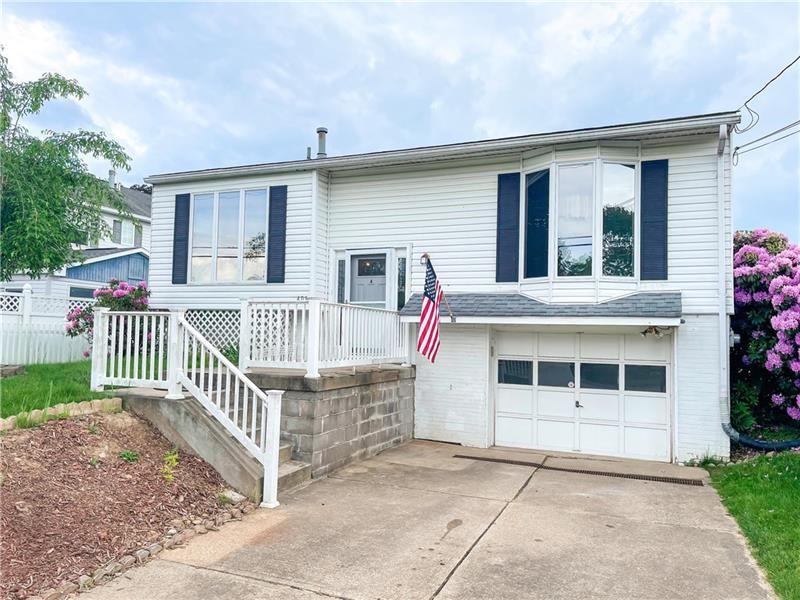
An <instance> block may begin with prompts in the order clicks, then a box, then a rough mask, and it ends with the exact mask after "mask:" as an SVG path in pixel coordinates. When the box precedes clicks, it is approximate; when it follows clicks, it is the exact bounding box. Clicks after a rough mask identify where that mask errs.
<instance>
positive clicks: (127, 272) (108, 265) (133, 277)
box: [67, 253, 150, 283]
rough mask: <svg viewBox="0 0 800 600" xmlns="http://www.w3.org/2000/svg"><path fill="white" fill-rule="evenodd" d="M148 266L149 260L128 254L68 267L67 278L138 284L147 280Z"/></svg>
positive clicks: (143, 256) (142, 255) (141, 255)
mask: <svg viewBox="0 0 800 600" xmlns="http://www.w3.org/2000/svg"><path fill="white" fill-rule="evenodd" d="M149 266H150V260H149V259H148V258H147V257H146V256H145V255H144V254H139V253H137V254H128V255H127V256H117V257H115V258H109V259H108V260H100V261H97V262H93V263H90V264H88V265H77V266H75V267H68V268H67V277H69V278H70V279H78V280H81V281H96V282H99V283H106V282H107V281H108V280H110V279H119V280H120V281H128V282H131V283H138V282H140V281H146V280H147V270H148V268H149Z"/></svg>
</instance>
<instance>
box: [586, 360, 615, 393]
mask: <svg viewBox="0 0 800 600" xmlns="http://www.w3.org/2000/svg"><path fill="white" fill-rule="evenodd" d="M581 388H589V389H593V390H618V389H619V365H604V364H600V363H582V364H581Z"/></svg>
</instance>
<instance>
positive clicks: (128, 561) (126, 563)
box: [119, 554, 136, 571]
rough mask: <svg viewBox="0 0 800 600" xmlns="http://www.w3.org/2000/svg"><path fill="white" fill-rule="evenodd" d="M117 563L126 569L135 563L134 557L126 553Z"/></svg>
mask: <svg viewBox="0 0 800 600" xmlns="http://www.w3.org/2000/svg"><path fill="white" fill-rule="evenodd" d="M119 564H120V566H121V567H122V570H123V571H127V570H128V569H130V568H131V567H132V566H133V565H135V564H136V557H134V556H131V555H130V554H126V555H125V556H123V557H122V558H120V559H119Z"/></svg>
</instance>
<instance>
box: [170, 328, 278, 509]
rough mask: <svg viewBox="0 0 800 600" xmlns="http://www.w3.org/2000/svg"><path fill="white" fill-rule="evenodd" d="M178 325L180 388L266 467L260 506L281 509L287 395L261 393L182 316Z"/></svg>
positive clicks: (178, 376) (272, 392)
mask: <svg viewBox="0 0 800 600" xmlns="http://www.w3.org/2000/svg"><path fill="white" fill-rule="evenodd" d="M177 321H178V324H179V328H178V336H179V339H178V340H177V342H176V348H178V359H179V360H178V362H177V364H178V366H177V373H176V377H177V380H178V382H179V383H180V384H182V385H183V387H185V388H186V389H187V390H189V392H191V394H192V395H193V396H194V397H195V398H197V400H199V401H200V403H201V404H202V405H203V406H204V407H205V408H206V410H208V411H209V412H210V413H211V414H212V415H213V416H214V417H215V418H216V419H217V420H218V421H219V422H220V423H221V424H222V426H223V427H225V429H227V430H228V432H229V433H230V434H231V435H232V436H233V437H234V438H235V439H237V440H238V441H239V442H240V443H241V444H242V445H243V446H244V447H245V448H246V449H247V450H248V451H249V452H250V454H252V455H253V456H254V457H255V458H256V459H257V460H258V461H259V462H260V463H261V464H262V465H264V490H263V496H262V501H261V505H262V506H264V507H268V508H274V507H276V506H278V464H279V460H278V454H279V451H280V420H281V397H282V396H283V392H282V391H280V390H270V391H268V392H266V393H265V392H263V391H262V390H261V389H260V388H259V387H258V386H256V385H255V384H254V383H253V382H252V381H251V380H250V379H249V378H248V377H247V376H246V375H245V374H244V373H242V372H241V371H240V370H239V368H238V367H236V366H235V365H234V364H233V363H232V362H231V361H229V360H228V359H227V358H225V356H223V354H222V353H221V352H220V351H219V350H218V349H217V348H215V347H214V346H213V345H212V344H211V343H210V342H209V341H208V340H206V339H205V337H203V335H202V334H201V333H200V332H199V331H197V330H196V329H195V328H194V327H192V326H191V325H190V324H189V323H188V322H187V321H186V318H185V317H184V316H182V315H179V316H178V319H177ZM198 353H199V355H198ZM206 355H208V362H206ZM215 362H216V364H214V363H215ZM231 383H233V389H231Z"/></svg>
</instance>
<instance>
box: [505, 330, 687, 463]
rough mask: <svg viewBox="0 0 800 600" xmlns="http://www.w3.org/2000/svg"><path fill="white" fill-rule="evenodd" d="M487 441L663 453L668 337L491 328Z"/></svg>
mask: <svg viewBox="0 0 800 600" xmlns="http://www.w3.org/2000/svg"><path fill="white" fill-rule="evenodd" d="M495 344H496V352H495V354H496V357H497V360H496V362H495V381H496V382H497V388H496V393H495V411H496V416H495V444H496V445H498V446H515V447H521V448H535V449H544V450H560V451H565V452H583V453H586V454H603V455H609V456H624V457H630V458H644V459H650V460H663V461H669V460H670V427H669V424H670V420H671V419H670V415H671V402H670V400H669V399H670V383H669V382H670V373H669V367H670V365H669V362H670V357H671V344H672V337H671V336H664V337H663V338H656V337H653V336H648V337H647V338H643V337H642V336H641V335H639V334H633V335H594V334H591V335H590V334H564V333H559V334H547V333H535V334H530V333H528V334H523V333H512V332H497V333H496V342H495Z"/></svg>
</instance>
